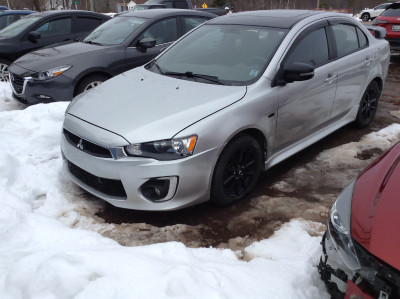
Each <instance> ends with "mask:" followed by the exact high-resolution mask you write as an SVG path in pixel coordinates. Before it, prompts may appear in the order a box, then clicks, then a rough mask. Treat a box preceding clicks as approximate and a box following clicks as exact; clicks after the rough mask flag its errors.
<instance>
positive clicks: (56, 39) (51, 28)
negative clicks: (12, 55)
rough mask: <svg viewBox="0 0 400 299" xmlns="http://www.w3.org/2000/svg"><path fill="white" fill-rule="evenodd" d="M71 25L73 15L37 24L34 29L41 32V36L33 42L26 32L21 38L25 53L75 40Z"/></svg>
mask: <svg viewBox="0 0 400 299" xmlns="http://www.w3.org/2000/svg"><path fill="white" fill-rule="evenodd" d="M71 25H72V24H71V17H64V18H58V19H52V20H50V21H47V22H45V23H42V24H40V25H38V26H36V27H35V28H33V30H32V31H37V32H39V33H40V35H41V36H40V38H39V39H37V40H36V41H35V42H33V41H30V40H29V39H28V34H26V35H25V36H24V37H23V38H22V40H21V49H22V52H23V54H26V53H29V52H31V51H34V50H36V49H40V48H43V47H45V46H50V45H53V44H57V43H61V42H65V41H70V40H73V38H74V36H73V33H72V26H71Z"/></svg>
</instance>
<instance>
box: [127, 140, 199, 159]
mask: <svg viewBox="0 0 400 299" xmlns="http://www.w3.org/2000/svg"><path fill="white" fill-rule="evenodd" d="M196 142H197V136H196V135H193V136H189V137H185V138H174V139H169V140H159V141H154V142H146V143H139V144H131V145H128V146H126V147H125V151H126V153H127V154H128V155H129V156H135V157H146V158H154V159H157V160H176V159H180V158H185V157H187V156H191V155H192V154H193V151H194V147H195V146H196Z"/></svg>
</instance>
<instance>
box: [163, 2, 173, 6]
mask: <svg viewBox="0 0 400 299" xmlns="http://www.w3.org/2000/svg"><path fill="white" fill-rule="evenodd" d="M162 4H164V5H165V6H166V7H167V8H173V5H172V2H170V1H167V2H163V3H162Z"/></svg>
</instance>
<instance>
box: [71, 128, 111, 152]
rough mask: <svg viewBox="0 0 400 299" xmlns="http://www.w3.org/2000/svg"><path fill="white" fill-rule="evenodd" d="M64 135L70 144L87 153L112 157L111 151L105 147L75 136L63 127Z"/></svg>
mask: <svg viewBox="0 0 400 299" xmlns="http://www.w3.org/2000/svg"><path fill="white" fill-rule="evenodd" d="M64 136H65V138H66V139H67V141H68V142H69V143H70V144H71V145H72V146H74V147H76V148H78V149H80V150H82V151H84V152H85V153H87V154H89V155H92V156H96V157H101V158H112V155H111V152H110V151H109V150H108V149H106V148H105V147H102V146H100V145H97V144H95V143H92V142H90V141H87V140H85V139H83V138H81V137H79V136H76V135H75V134H72V133H71V132H70V131H67V130H65V129H64Z"/></svg>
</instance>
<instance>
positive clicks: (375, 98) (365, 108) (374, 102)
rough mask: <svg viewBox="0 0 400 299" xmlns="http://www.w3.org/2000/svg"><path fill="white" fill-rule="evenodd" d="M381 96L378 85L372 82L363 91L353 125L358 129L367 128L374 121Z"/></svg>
mask: <svg viewBox="0 0 400 299" xmlns="http://www.w3.org/2000/svg"><path fill="white" fill-rule="evenodd" d="M380 96H381V92H380V90H379V85H378V83H376V81H372V82H371V83H370V84H369V85H368V87H367V89H366V90H365V92H364V94H363V97H362V99H361V102H360V107H359V108H358V113H357V117H356V120H355V124H356V126H357V127H359V128H364V127H366V126H368V125H369V124H370V123H371V121H372V120H373V119H374V116H375V113H376V110H377V109H378V102H379V98H380Z"/></svg>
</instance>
